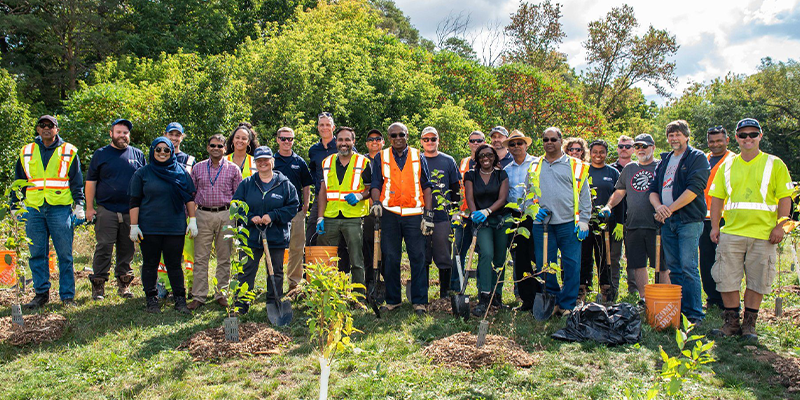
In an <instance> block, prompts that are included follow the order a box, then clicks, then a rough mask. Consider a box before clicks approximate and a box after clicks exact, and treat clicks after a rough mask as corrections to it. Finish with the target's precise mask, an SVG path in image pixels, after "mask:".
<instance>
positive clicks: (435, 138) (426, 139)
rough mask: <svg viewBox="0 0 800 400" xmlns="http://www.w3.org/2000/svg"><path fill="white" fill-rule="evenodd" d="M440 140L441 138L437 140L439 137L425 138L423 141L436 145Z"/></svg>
mask: <svg viewBox="0 0 800 400" xmlns="http://www.w3.org/2000/svg"><path fill="white" fill-rule="evenodd" d="M438 140H439V138H437V137H424V138H422V141H423V142H425V143H428V142H431V143H436V142H437V141H438Z"/></svg>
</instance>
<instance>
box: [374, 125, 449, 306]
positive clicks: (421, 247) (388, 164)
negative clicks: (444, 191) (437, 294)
mask: <svg viewBox="0 0 800 400" xmlns="http://www.w3.org/2000/svg"><path fill="white" fill-rule="evenodd" d="M387 134H388V135H389V141H390V144H391V147H390V148H388V149H384V150H382V151H381V152H380V153H378V155H377V157H376V160H375V167H374V168H372V185H371V187H370V190H371V191H372V202H373V205H372V208H371V210H370V212H372V214H373V215H375V216H376V217H378V218H380V219H381V230H382V233H381V238H382V240H381V251H382V252H383V257H384V263H385V265H384V271H385V274H384V277H385V278H386V305H384V306H383V307H381V308H382V309H383V310H384V311H392V310H395V309H397V308H398V307H400V302H401V298H400V259H401V257H402V251H403V247H402V244H403V241H405V244H406V252H407V254H408V261H409V263H410V264H411V283H410V284H411V290H410V292H411V304H412V305H413V307H414V312H415V313H416V314H417V315H422V314H425V313H426V312H427V307H426V306H427V304H428V274H427V273H425V238H424V237H425V236H429V235H431V234H432V233H433V227H434V223H433V202H432V197H431V182H430V173H429V172H428V163H427V161H426V160H425V157H422V156H421V155H420V152H419V150H417V149H415V148H412V147H409V146H408V128H407V127H406V126H405V124H403V123H401V122H395V123H393V124H391V125H389V128H388V129H387ZM420 233H422V234H421V235H420Z"/></svg>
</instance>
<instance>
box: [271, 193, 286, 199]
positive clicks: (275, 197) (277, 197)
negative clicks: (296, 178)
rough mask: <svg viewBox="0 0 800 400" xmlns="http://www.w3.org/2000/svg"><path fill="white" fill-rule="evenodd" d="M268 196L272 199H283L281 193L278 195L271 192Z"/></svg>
mask: <svg viewBox="0 0 800 400" xmlns="http://www.w3.org/2000/svg"><path fill="white" fill-rule="evenodd" d="M270 197H272V198H273V199H276V200H283V196H281V195H279V194H277V193H272V194H271V195H270Z"/></svg>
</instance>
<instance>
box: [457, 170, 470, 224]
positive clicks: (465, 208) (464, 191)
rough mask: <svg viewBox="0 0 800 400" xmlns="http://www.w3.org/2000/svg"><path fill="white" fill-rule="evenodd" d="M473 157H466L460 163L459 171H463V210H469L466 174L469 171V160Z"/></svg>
mask: <svg viewBox="0 0 800 400" xmlns="http://www.w3.org/2000/svg"><path fill="white" fill-rule="evenodd" d="M471 159H472V158H471V157H464V158H463V159H462V160H461V163H460V164H458V171H459V172H461V182H460V183H461V211H467V200H466V199H467V194H466V193H467V192H466V189H464V175H465V174H466V173H467V171H469V160H471Z"/></svg>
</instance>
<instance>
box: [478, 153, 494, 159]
mask: <svg viewBox="0 0 800 400" xmlns="http://www.w3.org/2000/svg"><path fill="white" fill-rule="evenodd" d="M478 158H494V153H481V154H478Z"/></svg>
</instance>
